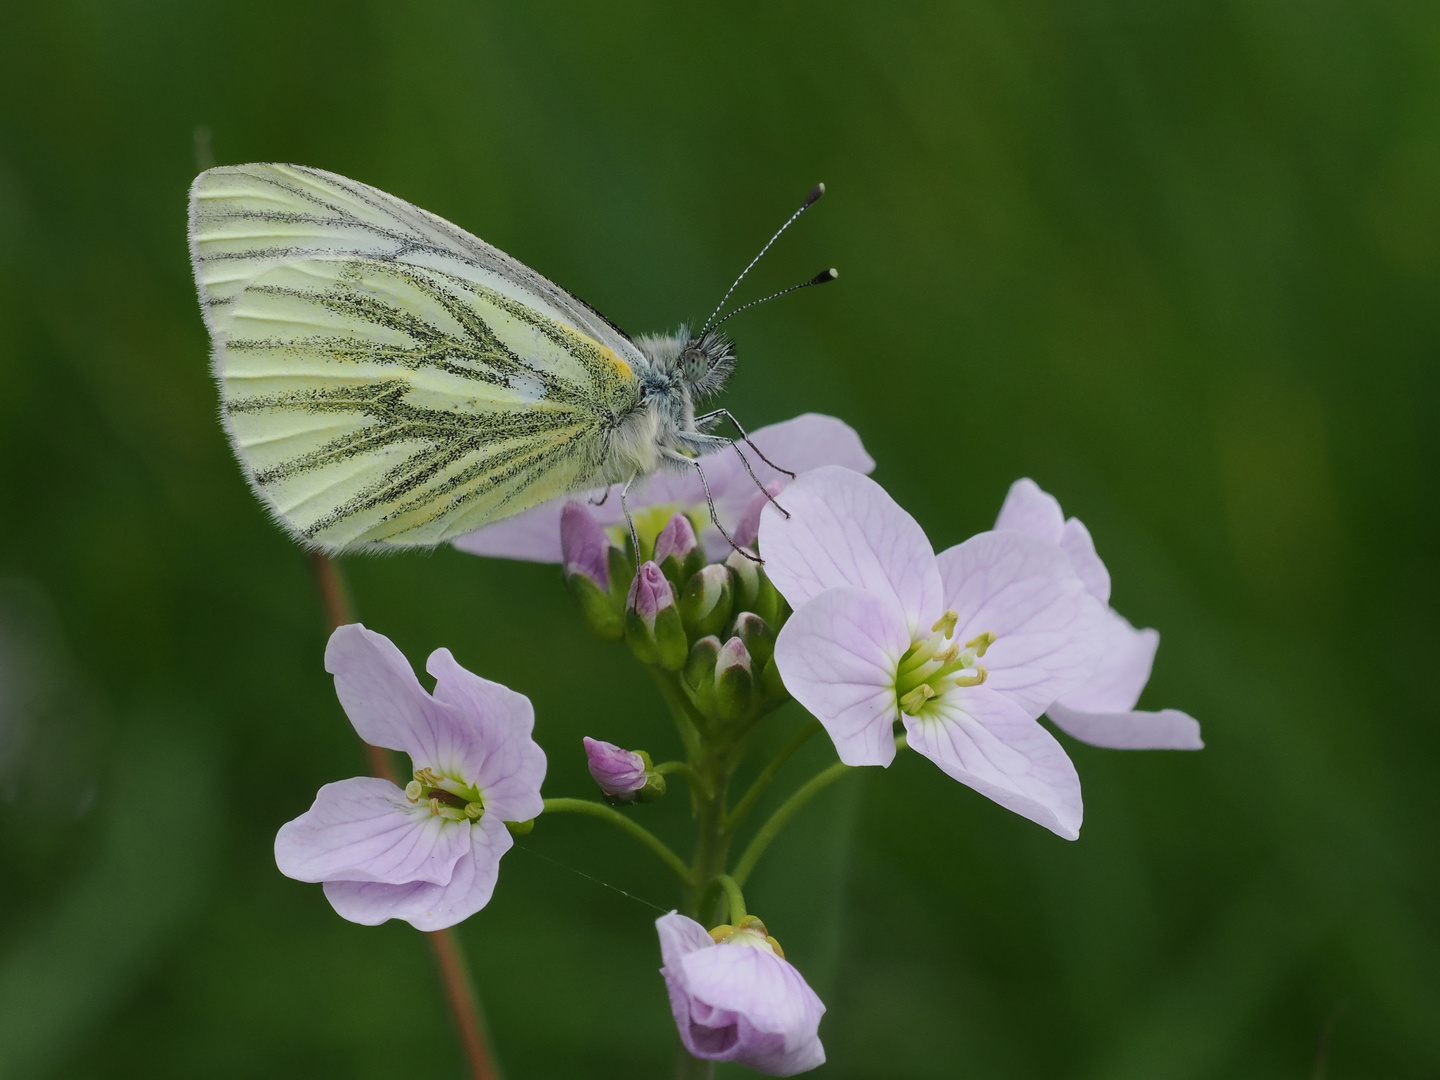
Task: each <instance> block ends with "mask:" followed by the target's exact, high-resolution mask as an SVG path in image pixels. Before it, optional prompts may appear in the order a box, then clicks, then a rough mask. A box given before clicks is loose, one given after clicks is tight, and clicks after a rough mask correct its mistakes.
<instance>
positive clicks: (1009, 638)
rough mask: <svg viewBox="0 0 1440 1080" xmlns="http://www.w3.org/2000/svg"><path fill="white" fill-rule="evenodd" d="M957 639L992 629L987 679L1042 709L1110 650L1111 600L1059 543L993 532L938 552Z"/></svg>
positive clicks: (1029, 707)
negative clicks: (1104, 600)
mask: <svg viewBox="0 0 1440 1080" xmlns="http://www.w3.org/2000/svg"><path fill="white" fill-rule="evenodd" d="M937 562H938V564H939V567H940V574H941V576H942V578H943V579H944V582H945V599H946V606H947V607H950V608H953V609H954V610H955V611H956V612H957V613H958V615H959V622H958V624H957V629H956V633H955V639H956V640H957V641H962V642H963V641H968V640H970V639H972V638H973V637H975V636H977V635H979V634H982V633H984V632H986V631H987V630H988V631H990V632H991V633H993V634H995V635H996V638H997V640H996V641H995V643H994V644H993V645H991V646H990V648H989V650H988V651H987V652H986V654H985V657H984V665H985V668H986V669H987V671H988V672H989V680H988V681H987V683H986V685H987V686H988V687H990V688H991V689H993V690H1000V691H1003V692H1004V693H1006V694H1007V695H1009V696H1010V697H1011V698H1013V699H1014V700H1015V701H1016V702H1017V703H1019V704H1020V705H1021V706H1022V707H1023V708H1024V709H1025V710H1026V711H1027V712H1028V713H1029V714H1030V716H1031V717H1036V716H1039V715H1040V714H1041V713H1042V712H1044V711H1045V708H1046V706H1048V705H1049V704H1050V703H1051V702H1053V701H1055V700H1056V699H1057V698H1059V697H1061V696H1062V695H1064V694H1066V693H1068V692H1069V691H1070V690H1073V689H1075V688H1076V687H1077V686H1080V685H1082V684H1083V683H1085V682H1086V681H1087V680H1088V679H1089V678H1090V677H1091V676H1092V675H1093V674H1094V673H1095V668H1096V665H1097V664H1098V663H1099V661H1100V657H1101V656H1102V654H1103V653H1104V651H1105V639H1104V636H1103V630H1104V620H1105V611H1106V609H1105V607H1104V606H1103V605H1102V604H1100V602H1099V601H1097V600H1096V599H1095V598H1094V597H1093V596H1091V595H1090V594H1089V592H1088V591H1087V590H1086V588H1085V585H1084V584H1083V583H1082V582H1081V580H1080V579H1079V577H1077V576H1076V574H1075V569H1074V567H1073V566H1071V564H1070V559H1069V556H1067V555H1066V554H1065V552H1064V551H1062V550H1061V549H1060V547H1059V545H1058V544H1053V543H1050V542H1049V541H1046V540H1041V539H1039V538H1038V537H1035V536H1031V535H1029V534H1027V533H1022V532H1008V531H1007V532H988V533H980V534H979V535H978V536H972V537H971V538H970V539H969V540H966V541H965V542H964V543H963V544H957V545H956V546H955V547H953V548H950V549H949V550H948V551H943V552H941V553H940V555H939V556H938V558H937Z"/></svg>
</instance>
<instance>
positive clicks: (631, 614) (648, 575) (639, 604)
mask: <svg viewBox="0 0 1440 1080" xmlns="http://www.w3.org/2000/svg"><path fill="white" fill-rule="evenodd" d="M625 640H626V641H628V642H629V643H630V648H631V650H632V651H633V652H634V653H635V655H636V656H637V657H638V658H639V659H640V661H641V662H642V663H646V664H657V665H659V666H660V667H663V668H665V669H666V670H667V671H679V670H680V669H681V668H682V667H684V666H685V658H686V656H687V655H688V653H689V641H688V639H687V638H686V637H685V627H684V626H683V625H682V624H681V622H680V612H679V610H678V609H677V608H676V607H675V590H674V588H673V587H672V586H671V584H670V581H669V579H668V578H666V577H665V575H664V574H663V573H661V571H660V567H658V566H656V565H655V563H654V562H647V563H645V564H644V565H643V566H641V567H640V571H639V573H637V574H636V575H635V580H634V581H633V582H631V584H630V595H629V597H628V598H627V600H626V603H625Z"/></svg>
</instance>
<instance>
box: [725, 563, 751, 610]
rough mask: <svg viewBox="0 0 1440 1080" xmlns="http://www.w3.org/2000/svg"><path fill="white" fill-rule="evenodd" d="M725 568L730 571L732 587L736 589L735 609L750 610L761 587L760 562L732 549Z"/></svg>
mask: <svg viewBox="0 0 1440 1080" xmlns="http://www.w3.org/2000/svg"><path fill="white" fill-rule="evenodd" d="M725 568H726V569H727V570H729V571H730V582H731V587H732V588H733V589H734V590H735V610H736V611H750V610H751V609H752V606H753V605H754V603H755V595H756V593H757V592H758V591H759V589H760V564H759V563H757V562H756V561H755V560H754V559H747V558H746V557H745V556H744V555H741V554H740V552H738V551H732V552H730V554H729V555H728V556H727V557H726V559H725Z"/></svg>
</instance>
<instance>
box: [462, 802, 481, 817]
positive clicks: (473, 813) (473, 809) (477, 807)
mask: <svg viewBox="0 0 1440 1080" xmlns="http://www.w3.org/2000/svg"><path fill="white" fill-rule="evenodd" d="M483 813H485V804H484V803H478V802H472V803H466V804H465V816H466V817H468V818H469V819H470V820H471V821H474V820H476V819H477V818H478V817H479V816H480V815H481V814H483Z"/></svg>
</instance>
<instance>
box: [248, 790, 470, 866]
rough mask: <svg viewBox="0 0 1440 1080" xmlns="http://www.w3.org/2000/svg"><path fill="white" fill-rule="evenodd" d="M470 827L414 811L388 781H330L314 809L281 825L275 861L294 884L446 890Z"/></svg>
mask: <svg viewBox="0 0 1440 1080" xmlns="http://www.w3.org/2000/svg"><path fill="white" fill-rule="evenodd" d="M469 833H470V823H469V822H465V821H450V820H448V819H447V818H444V817H439V816H436V815H434V814H432V813H430V808H429V805H428V804H426V805H423V806H416V805H414V804H412V803H411V802H410V801H409V800H408V799H406V798H405V793H404V792H403V791H401V790H400V789H399V788H397V787H396V786H395V785H394V784H392V783H390V781H388V780H380V779H377V778H375V777H371V776H358V777H355V778H354V779H351V780H341V781H339V782H338V783H334V784H326V785H325V786H324V787H322V788H321V789H320V793H319V794H318V795H316V796H315V802H314V805H312V806H311V807H310V809H309V810H307V811H305V813H303V814H301V815H300V816H299V817H298V818H296V819H295V820H294V821H289V822H286V823H285V824H284V825H282V826H281V828H280V832H279V834H278V835H277V836H276V837H275V863H276V865H277V866H279V868H280V872H281V873H282V874H284V875H285V876H286V877H291V878H294V879H295V880H297V881H327V880H331V879H335V878H344V879H346V880H350V881H378V882H390V883H400V882H410V881H425V882H430V883H432V884H436V885H444V884H445V883H447V882H448V881H450V879H451V875H452V872H453V870H454V867H455V863H456V861H457V860H458V859H459V858H460V856H461V855H462V854H464V853H465V851H466V850H467V849H468V847H469V844H470V841H469Z"/></svg>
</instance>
